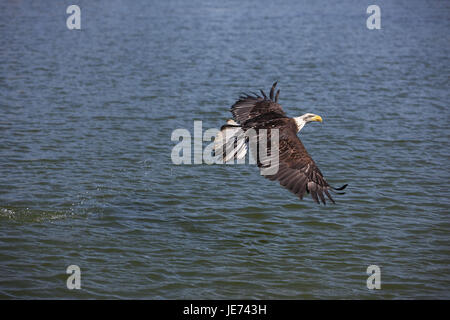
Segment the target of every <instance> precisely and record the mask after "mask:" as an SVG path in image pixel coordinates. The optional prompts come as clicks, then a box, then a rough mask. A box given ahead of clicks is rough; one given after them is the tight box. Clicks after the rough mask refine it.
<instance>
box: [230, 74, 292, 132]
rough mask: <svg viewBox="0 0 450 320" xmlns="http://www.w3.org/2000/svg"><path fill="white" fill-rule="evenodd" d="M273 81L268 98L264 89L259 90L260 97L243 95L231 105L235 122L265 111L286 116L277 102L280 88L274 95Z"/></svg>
mask: <svg viewBox="0 0 450 320" xmlns="http://www.w3.org/2000/svg"><path fill="white" fill-rule="evenodd" d="M276 85H277V83H276V82H275V83H274V84H273V86H272V89H271V90H270V95H269V98H267V96H266V94H265V93H264V91H262V90H261V94H262V95H263V96H262V97H261V96H259V95H258V94H253V96H250V95H243V96H241V97H240V98H239V100H238V101H236V102H235V103H234V104H233V105H232V106H231V113H232V114H233V118H234V120H235V121H236V122H237V123H240V124H244V123H245V122H246V121H248V120H251V119H253V118H255V117H257V116H260V115H263V114H265V113H269V112H272V113H276V114H278V115H280V116H286V114H285V113H284V111H283V108H282V107H281V105H279V104H278V96H279V94H280V90H278V91H277V93H276V95H275V97H274V91H275V86H276Z"/></svg>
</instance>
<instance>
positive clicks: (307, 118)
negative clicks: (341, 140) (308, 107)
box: [294, 113, 322, 131]
mask: <svg viewBox="0 0 450 320" xmlns="http://www.w3.org/2000/svg"><path fill="white" fill-rule="evenodd" d="M294 120H295V123H296V124H297V128H298V131H300V130H302V128H303V127H304V126H305V124H307V123H308V122H312V121H320V122H322V117H321V116H318V115H317V114H314V113H305V114H304V115H302V116H300V117H296V118H294Z"/></svg>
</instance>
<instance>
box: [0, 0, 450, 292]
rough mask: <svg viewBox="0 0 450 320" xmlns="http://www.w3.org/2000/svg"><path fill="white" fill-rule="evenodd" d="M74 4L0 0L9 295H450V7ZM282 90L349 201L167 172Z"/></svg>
mask: <svg viewBox="0 0 450 320" xmlns="http://www.w3.org/2000/svg"><path fill="white" fill-rule="evenodd" d="M77 4H78V5H79V6H80V7H81V17H82V22H81V28H82V29H81V30H80V31H76V30H73V31H70V30H68V29H67V27H66V18H67V17H68V15H67V14H66V12H65V11H66V7H67V6H68V4H65V3H63V2H61V1H33V2H31V1H3V2H2V3H1V4H0V35H1V36H0V114H1V118H0V297H1V298H95V299H104V298H127V299H128V298H139V299H142V298H146V299H168V298H170V299H197V298H216V299H223V298H251V299H253V298H258V299H259V298H270V299H310V298H312V299H318V298H321V299H325V298H328V299H329V298H332V299H350V298H355V299H372V298H375V299H379V298H385V299H412V298H426V299H430V298H447V299H448V298H450V294H449V292H450V290H449V289H450V276H449V272H448V271H449V263H450V247H449V231H450V221H449V217H448V213H449V206H450V201H449V198H448V195H449V193H448V181H449V177H450V173H449V143H448V142H449V130H448V128H449V120H450V119H449V115H450V114H449V111H448V110H449V108H448V101H449V100H450V99H449V98H450V94H449V92H450V91H449V75H450V73H449V71H450V70H449V62H450V61H449V51H450V50H449V49H450V47H449V43H450V42H449V40H450V39H449V38H450V37H449V35H450V32H449V31H450V28H449V24H450V19H449V14H450V7H449V4H448V3H447V2H445V1H430V2H423V1H395V2H392V1H377V4H378V5H379V6H380V7H381V10H382V20H381V25H382V29H381V30H368V29H367V28H366V19H367V17H368V15H367V14H366V9H367V7H368V6H369V5H370V4H372V3H369V2H364V1H362V2H361V1H344V3H343V2H341V1H331V2H330V1H314V2H311V1H284V2H282V3H279V2H274V1H248V2H242V1H217V2H211V1H197V0H194V1H171V2H170V3H166V2H161V1H159V2H154V3H153V2H148V1H96V2H95V3H93V2H91V1H81V0H80V1H78V2H77ZM275 80H279V86H280V88H281V94H280V102H281V104H282V105H283V106H284V109H285V110H286V112H287V113H288V114H289V115H290V116H299V115H301V114H303V113H306V112H313V113H316V114H319V115H321V116H322V117H323V118H324V123H323V124H321V125H320V124H316V123H314V124H310V125H308V126H306V127H305V128H304V129H303V130H302V133H301V139H302V141H303V143H304V144H305V146H306V148H307V149H308V151H309V152H310V154H311V155H312V157H313V158H314V159H315V160H316V162H317V164H318V165H319V167H320V169H321V171H322V172H323V173H324V175H325V177H326V178H327V180H328V181H329V182H330V183H331V184H333V185H342V184H344V183H349V187H348V192H347V194H346V195H344V196H340V197H338V196H336V200H337V204H336V205H327V206H326V207H324V206H319V205H317V204H315V203H314V202H313V201H312V200H311V199H310V198H307V199H305V200H304V201H299V200H298V199H297V198H295V197H294V196H293V195H292V194H291V193H289V192H288V191H286V190H285V189H283V188H281V187H280V186H279V185H277V183H275V182H271V181H269V180H266V179H264V178H262V177H261V176H260V175H259V173H258V170H257V169H256V168H255V167H253V166H249V165H237V166H223V165H222V166H220V165H211V166H209V165H204V164H203V165H189V166H188V165H181V166H176V165H173V164H172V162H171V158H170V154H171V150H172V148H173V146H174V145H175V142H173V141H171V140H170V137H171V133H172V131H173V130H174V129H176V128H186V129H188V130H190V131H191V132H192V133H193V124H194V121H195V120H202V121H203V129H204V130H206V129H208V128H218V127H220V125H222V124H223V121H224V120H225V119H227V118H228V117H229V116H230V113H229V112H228V109H229V107H230V106H231V105H232V104H233V102H234V101H235V99H236V98H237V97H238V96H239V93H240V92H242V91H256V90H258V89H259V88H262V89H265V90H268V89H269V88H270V86H271V84H272V82H273V81H275ZM206 144H207V143H205V144H204V145H205V146H206ZM72 264H75V265H78V266H80V268H81V273H82V280H81V283H82V289H81V290H72V291H71V290H68V289H67V288H66V279H67V275H66V273H65V270H66V268H67V266H69V265H72ZM372 264H375V265H378V266H380V268H381V280H382V289H381V290H376V291H371V290H368V289H367V287H366V279H367V277H368V275H367V274H366V268H367V267H368V266H369V265H372Z"/></svg>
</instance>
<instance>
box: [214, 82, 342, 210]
mask: <svg viewBox="0 0 450 320" xmlns="http://www.w3.org/2000/svg"><path fill="white" fill-rule="evenodd" d="M276 85H277V82H275V83H274V84H273V86H272V88H271V90H270V94H269V97H267V95H266V94H265V93H264V91H263V90H260V92H261V94H262V96H260V95H259V94H256V93H252V95H249V94H243V95H241V96H240V97H239V100H238V101H236V102H235V103H234V104H233V105H232V106H231V113H232V115H233V119H234V120H233V119H229V120H228V121H227V123H226V124H225V125H223V126H222V127H221V129H220V131H219V132H218V134H217V136H216V139H215V145H214V154H215V156H217V157H218V158H219V159H222V161H223V162H227V161H229V160H231V159H242V158H243V157H244V156H245V155H246V153H247V145H248V138H247V139H239V137H241V138H242V137H243V136H244V133H245V132H247V131H248V130H250V129H253V130H255V131H256V132H260V131H261V129H266V132H267V131H268V132H269V135H270V132H271V131H270V130H273V129H278V141H279V142H278V143H279V144H278V163H279V164H278V171H277V172H276V173H274V174H268V175H264V174H263V173H262V172H261V174H263V175H264V176H265V177H266V178H268V179H270V180H272V181H275V180H277V181H279V183H280V185H281V186H283V187H285V188H287V189H288V190H289V191H291V192H292V193H294V194H295V195H297V196H298V197H299V198H300V199H303V196H304V194H305V193H309V194H311V197H312V198H313V200H314V201H315V202H317V203H318V204H320V203H321V202H322V203H323V204H326V200H325V196H324V194H325V195H326V196H327V197H328V198H329V199H330V200H331V202H333V203H335V201H334V200H333V198H332V197H331V195H330V191H332V192H334V193H336V194H344V192H337V191H340V190H343V189H345V187H347V184H345V185H343V186H342V187H340V188H333V187H331V186H330V185H329V184H328V183H327V182H326V181H325V179H324V177H323V175H322V172H320V170H319V168H318V167H317V165H316V163H315V162H314V160H313V159H312V158H311V157H310V155H309V154H308V152H307V151H306V149H305V147H304V146H303V143H302V142H301V141H300V139H299V138H298V136H297V133H298V132H299V131H300V130H301V129H302V128H303V127H304V126H305V124H307V123H309V122H314V121H319V122H322V118H321V117H320V116H318V115H316V114H312V113H306V114H304V115H302V116H300V117H296V118H289V117H287V116H286V113H285V112H284V111H283V108H282V107H281V105H279V104H278V97H279V94H280V90H278V91H277V92H276V94H275V87H276ZM230 144H232V145H233V147H234V148H233V150H232V152H227V150H228V151H229V148H228V147H227V146H229V145H230ZM267 148H268V149H270V144H269V145H267ZM256 158H258V155H257V156H256ZM256 163H257V165H258V167H259V168H260V169H261V168H263V167H264V163H263V162H262V161H260V159H258V160H257V161H256Z"/></svg>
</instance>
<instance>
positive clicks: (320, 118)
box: [311, 116, 322, 122]
mask: <svg viewBox="0 0 450 320" xmlns="http://www.w3.org/2000/svg"><path fill="white" fill-rule="evenodd" d="M311 121H320V122H322V117H321V116H315V117H312V118H311Z"/></svg>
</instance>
